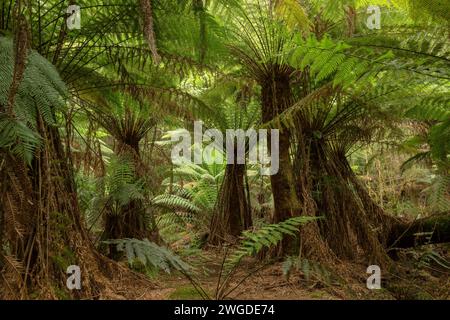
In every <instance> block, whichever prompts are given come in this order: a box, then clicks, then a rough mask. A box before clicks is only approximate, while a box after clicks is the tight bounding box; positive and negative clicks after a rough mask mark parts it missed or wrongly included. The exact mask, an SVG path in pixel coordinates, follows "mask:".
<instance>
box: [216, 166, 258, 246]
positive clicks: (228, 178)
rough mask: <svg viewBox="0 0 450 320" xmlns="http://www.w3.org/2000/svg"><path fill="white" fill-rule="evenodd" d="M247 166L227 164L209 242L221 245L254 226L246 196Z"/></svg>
mask: <svg viewBox="0 0 450 320" xmlns="http://www.w3.org/2000/svg"><path fill="white" fill-rule="evenodd" d="M245 170H246V168H245V164H227V166H226V168H225V176H224V180H223V182H222V187H221V190H220V193H219V199H218V202H217V206H216V210H215V212H214V215H213V218H212V220H211V234H210V236H209V242H210V243H212V244H219V243H222V242H224V241H226V240H232V238H235V237H238V236H239V235H240V234H241V233H242V231H244V230H246V229H248V228H250V227H251V226H252V216H251V212H250V205H249V203H248V201H247V200H248V198H247V195H246V194H245V187H244V175H245Z"/></svg>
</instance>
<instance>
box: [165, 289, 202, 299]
mask: <svg viewBox="0 0 450 320" xmlns="http://www.w3.org/2000/svg"><path fill="white" fill-rule="evenodd" d="M169 299H170V300H198V299H202V296H201V295H200V294H199V293H198V292H197V290H195V288H194V287H192V286H184V287H178V288H177V289H175V291H174V292H172V293H171V294H170V295H169Z"/></svg>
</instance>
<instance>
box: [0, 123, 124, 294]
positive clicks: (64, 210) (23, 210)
mask: <svg viewBox="0 0 450 320" xmlns="http://www.w3.org/2000/svg"><path fill="white" fill-rule="evenodd" d="M38 130H39V133H40V135H41V136H42V138H43V139H42V141H43V143H42V146H41V148H40V150H39V152H38V153H37V155H36V156H35V158H34V160H33V164H32V166H31V167H30V166H26V165H25V164H24V163H23V162H22V161H21V160H20V159H17V158H14V157H12V156H11V155H8V154H6V155H3V159H4V160H5V165H4V166H3V167H2V169H1V171H0V175H1V181H2V187H3V189H4V190H2V191H4V192H2V194H1V197H0V212H2V214H3V216H4V217H6V218H5V219H4V221H2V224H3V229H4V230H6V232H5V236H4V238H3V241H4V243H6V244H8V246H9V249H8V250H6V251H2V254H1V259H0V260H2V268H1V269H2V270H1V277H0V282H1V285H0V296H1V297H3V298H29V297H31V296H33V297H37V298H53V299H55V298H56V299H58V298H60V299H63V298H68V297H76V298H82V297H84V298H101V297H102V296H103V294H104V293H105V292H108V293H113V292H114V290H115V289H114V285H113V284H112V283H111V280H112V279H114V277H115V276H117V275H118V274H122V273H127V271H126V270H125V269H124V268H123V267H120V266H119V265H117V264H115V263H114V262H112V261H111V260H108V259H107V258H105V257H103V256H101V255H99V254H98V253H97V251H96V249H95V248H94V246H93V244H92V243H91V241H90V239H89V237H88V235H87V233H86V231H85V229H84V227H83V224H82V221H81V217H80V212H79V208H78V201H77V192H76V188H75V182H74V179H73V174H72V168H71V163H70V155H69V154H67V153H66V152H65V151H64V149H63V145H62V143H61V139H60V136H59V132H58V129H57V128H56V127H49V126H47V125H45V124H44V123H43V121H42V119H41V120H40V121H39V122H38ZM70 265H77V266H79V267H80V270H81V284H82V289H81V290H72V291H70V290H68V289H67V287H66V280H67V277H68V275H67V274H66V268H67V267H68V266H70Z"/></svg>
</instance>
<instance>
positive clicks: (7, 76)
mask: <svg viewBox="0 0 450 320" xmlns="http://www.w3.org/2000/svg"><path fill="white" fill-rule="evenodd" d="M0 61H2V63H1V64H0V75H1V79H2V81H0V148H1V149H4V150H9V151H10V152H12V154H14V155H16V156H18V157H19V158H21V159H23V160H24V161H26V162H27V163H30V162H31V160H32V158H33V156H34V153H35V151H36V149H37V148H38V147H39V144H40V139H41V137H40V135H39V133H38V132H37V123H38V121H39V118H42V120H43V121H44V123H46V124H47V125H56V118H55V114H56V113H57V112H58V111H61V110H62V107H63V106H65V102H64V99H65V98H66V97H67V90H66V86H65V84H64V83H63V81H62V80H61V78H60V77H59V74H58V72H57V71H56V69H55V68H54V67H53V66H52V65H51V64H50V63H49V62H48V61H47V60H45V59H44V58H43V57H42V56H40V55H39V54H38V53H37V52H36V51H30V52H29V54H28V56H27V61H26V67H25V71H24V75H23V78H22V80H21V82H20V84H19V88H18V91H17V93H16V95H15V97H14V105H13V108H12V110H11V112H8V110H7V105H8V98H9V90H10V86H11V82H12V79H13V72H14V63H15V62H14V48H13V41H12V40H11V39H8V38H6V37H0Z"/></svg>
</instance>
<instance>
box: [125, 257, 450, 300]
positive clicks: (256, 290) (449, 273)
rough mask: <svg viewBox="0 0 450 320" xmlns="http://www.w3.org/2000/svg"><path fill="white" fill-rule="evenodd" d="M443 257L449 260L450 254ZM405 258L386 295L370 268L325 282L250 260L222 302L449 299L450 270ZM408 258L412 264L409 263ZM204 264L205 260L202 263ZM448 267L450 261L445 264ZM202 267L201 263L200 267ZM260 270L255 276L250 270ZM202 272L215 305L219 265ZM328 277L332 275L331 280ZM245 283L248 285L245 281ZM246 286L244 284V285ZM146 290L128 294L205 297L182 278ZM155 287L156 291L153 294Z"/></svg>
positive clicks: (387, 277)
mask: <svg viewBox="0 0 450 320" xmlns="http://www.w3.org/2000/svg"><path fill="white" fill-rule="evenodd" d="M202 254H207V255H209V257H208V258H209V261H212V260H211V259H210V258H214V257H215V258H216V261H221V257H220V256H219V255H217V253H216V252H204V251H203V252H202ZM444 255H445V256H446V257H447V258H449V257H450V256H449V252H448V251H447V252H445V253H444ZM409 256H410V255H408V254H407V253H406V254H404V256H403V257H402V258H401V259H400V260H399V261H397V267H398V269H399V270H401V271H398V272H396V273H395V274H394V273H389V274H382V289H380V290H369V289H367V287H366V279H367V277H369V276H370V275H369V274H366V267H364V266H363V265H362V264H361V265H357V264H351V265H350V264H349V265H348V267H349V268H351V270H352V272H353V274H354V276H353V277H352V278H348V277H345V279H344V277H340V276H339V275H337V274H333V275H331V277H329V276H327V277H325V276H324V275H323V274H321V272H316V273H313V272H311V274H310V275H309V276H308V277H307V276H306V274H305V272H304V271H301V270H293V271H292V272H291V274H290V276H289V278H287V277H286V276H285V274H284V272H283V269H284V267H283V263H282V262H276V263H273V264H270V265H268V266H266V267H264V266H263V265H262V264H261V262H258V261H257V260H256V259H247V260H246V261H245V262H244V263H243V265H242V266H241V267H240V268H239V270H238V271H237V272H236V274H234V275H233V277H232V280H231V281H230V283H229V285H228V286H227V287H226V290H224V291H226V292H229V291H230V290H231V289H233V288H235V289H234V290H232V292H230V293H229V294H227V295H226V296H224V297H222V298H223V299H233V300H234V299H241V300H253V299H255V300H256V299H258V300H265V299H280V300H347V299H351V300H370V299H408V300H416V299H417V300H423V299H450V270H448V269H446V268H443V267H441V266H440V265H436V264H430V265H427V266H426V267H424V268H416V267H412V260H411V259H410V257H409ZM407 257H409V258H408V259H406V258H407ZM200 260H202V261H204V260H203V259H200ZM447 261H448V260H447ZM202 263H203V262H202ZM255 268H256V269H259V270H258V271H255V272H251V276H249V277H248V278H246V276H247V275H248V274H249V271H248V270H254V269H255ZM202 269H203V270H208V271H209V272H208V273H207V272H198V273H197V276H196V280H197V284H199V285H200V286H201V288H202V289H203V290H204V291H205V292H206V293H207V294H208V296H209V297H210V298H212V299H214V297H215V293H216V291H217V279H218V274H219V273H220V263H219V264H218V263H211V264H210V265H207V264H203V265H202ZM328 275H329V274H328ZM244 278H246V279H245V281H243V280H244ZM242 281H243V282H242ZM149 283H152V285H149V287H148V288H144V287H142V286H140V287H139V288H135V286H134V287H133V284H131V283H130V288H128V289H127V290H129V291H133V292H134V293H135V294H134V295H133V299H138V300H170V299H176V300H196V299H202V297H201V295H200V294H199V293H198V291H197V290H196V289H195V287H194V286H193V285H192V283H191V281H190V280H188V279H187V278H186V277H185V276H183V275H181V274H179V273H173V274H163V273H159V274H158V275H153V276H151V278H150V280H149ZM155 286H156V288H155Z"/></svg>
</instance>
